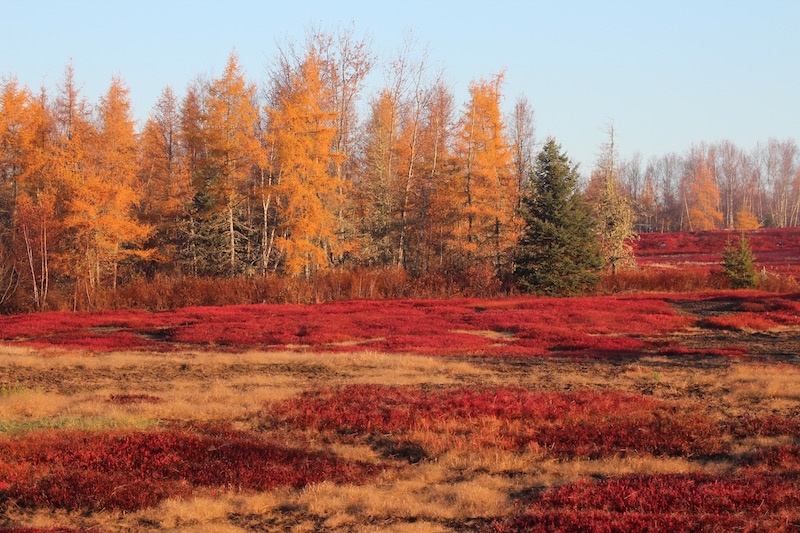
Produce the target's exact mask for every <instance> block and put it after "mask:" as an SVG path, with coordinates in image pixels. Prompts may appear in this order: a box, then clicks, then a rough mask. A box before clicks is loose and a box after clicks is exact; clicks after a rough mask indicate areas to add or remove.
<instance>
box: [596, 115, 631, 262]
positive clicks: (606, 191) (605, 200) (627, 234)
mask: <svg viewBox="0 0 800 533" xmlns="http://www.w3.org/2000/svg"><path fill="white" fill-rule="evenodd" d="M615 159H616V152H615V147H614V126H613V125H611V126H610V127H609V129H608V142H607V143H605V144H604V145H603V149H602V152H601V154H600V157H599V159H598V161H597V166H596V168H595V171H594V172H593V176H592V177H593V179H594V180H595V181H597V182H598V188H599V191H598V193H597V196H596V198H595V201H594V208H595V218H596V220H597V231H598V234H599V236H600V252H601V253H602V256H603V260H604V262H605V264H606V265H607V266H610V267H611V275H612V276H616V274H617V269H619V268H621V267H622V268H624V267H628V268H631V267H635V266H636V262H635V261H634V259H633V246H632V244H631V241H633V240H634V239H636V234H635V232H634V230H633V215H634V213H633V206H632V205H631V202H630V200H629V199H628V198H627V196H625V195H624V194H623V193H622V191H621V190H620V189H621V188H620V185H619V182H618V180H617V170H616V167H615Z"/></svg>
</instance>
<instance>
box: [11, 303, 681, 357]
mask: <svg viewBox="0 0 800 533" xmlns="http://www.w3.org/2000/svg"><path fill="white" fill-rule="evenodd" d="M690 323H691V320H690V319H688V318H686V317H683V316H679V315H678V314H677V313H675V312H674V311H673V310H672V309H671V308H670V306H669V303H668V301H667V300H666V299H665V298H659V297H650V296H648V297H641V296H637V297H634V296H630V297H594V298H571V299H557V298H517V299H507V300H477V299H473V300H453V301H423V300H400V301H380V302H375V301H352V302H335V303H330V304H323V305H309V306H303V305H250V306H231V307H203V308H186V309H181V310H177V311H170V312H164V313H146V312H141V311H114V312H108V313H75V314H70V313H61V312H55V313H41V314H36V315H19V316H12V317H0V340H5V341H7V342H19V343H24V344H32V345H36V346H59V347H66V348H81V349H87V350H97V351H103V350H121V349H138V350H171V349H181V348H183V349H185V348H187V347H188V348H205V347H217V348H218V349H219V348H223V349H246V348H250V347H260V348H266V349H315V350H328V351H352V350H363V349H367V348H369V349H375V350H384V351H390V352H410V353H417V354H425V355H486V356H500V357H541V356H547V355H551V354H552V355H577V356H580V357H617V356H624V355H631V354H635V353H636V352H638V351H640V350H642V349H646V348H648V347H649V346H650V344H649V341H647V340H646V339H645V337H650V336H653V335H658V334H660V333H665V332H669V331H674V330H676V329H680V328H682V327H684V326H687V325H689V324H690Z"/></svg>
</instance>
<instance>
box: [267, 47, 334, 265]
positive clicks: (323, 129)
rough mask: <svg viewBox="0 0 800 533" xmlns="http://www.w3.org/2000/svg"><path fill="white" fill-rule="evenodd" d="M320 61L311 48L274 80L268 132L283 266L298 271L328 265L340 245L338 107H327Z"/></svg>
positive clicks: (277, 244)
mask: <svg viewBox="0 0 800 533" xmlns="http://www.w3.org/2000/svg"><path fill="white" fill-rule="evenodd" d="M287 66H288V65H287ZM321 67H322V62H321V61H320V59H319V58H318V57H317V56H316V54H315V52H314V50H313V49H312V50H310V51H309V52H308V53H307V54H306V56H305V57H304V58H303V60H302V62H301V63H300V64H298V65H295V66H294V67H292V68H291V69H290V70H289V71H288V72H283V73H282V76H283V80H282V81H281V82H279V83H274V84H273V90H274V94H273V95H272V96H271V104H270V107H269V109H268V110H267V112H268V114H269V132H268V135H267V137H268V142H269V144H270V145H271V146H272V149H273V150H274V155H273V157H272V158H271V161H270V172H272V174H273V175H274V176H275V177H274V179H273V180H272V183H273V185H272V188H273V190H274V193H275V196H276V200H277V201H276V208H277V210H278V214H279V228H278V234H279V237H278V238H277V239H276V246H277V248H278V249H279V250H280V252H281V256H282V261H283V265H284V269H285V270H286V272H287V273H289V274H291V275H294V276H297V275H300V274H305V275H306V276H308V275H310V274H311V273H313V272H315V271H318V270H322V269H325V268H327V267H328V266H329V265H330V263H331V257H332V256H333V255H336V254H337V252H338V250H337V248H338V246H339V242H338V238H337V235H338V228H337V216H336V215H337V212H338V209H339V204H340V202H341V201H342V198H341V194H340V191H341V183H340V180H339V179H338V177H337V176H336V174H335V173H332V172H330V169H331V166H332V163H333V161H332V160H333V159H334V158H335V157H337V156H336V155H335V154H334V153H333V151H332V147H333V141H334V137H335V134H336V129H335V118H336V113H335V111H333V110H331V109H330V108H329V107H328V105H329V103H330V101H331V100H330V96H329V94H328V88H327V87H326V85H325V83H324V80H323V78H322V73H321V70H320V69H321Z"/></svg>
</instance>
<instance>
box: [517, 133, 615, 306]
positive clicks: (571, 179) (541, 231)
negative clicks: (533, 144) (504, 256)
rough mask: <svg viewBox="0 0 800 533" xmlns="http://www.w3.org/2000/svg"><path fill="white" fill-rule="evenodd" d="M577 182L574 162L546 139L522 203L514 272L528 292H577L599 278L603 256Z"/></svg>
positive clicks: (553, 141) (561, 294)
mask: <svg viewBox="0 0 800 533" xmlns="http://www.w3.org/2000/svg"><path fill="white" fill-rule="evenodd" d="M577 182H578V173H577V171H576V168H575V166H574V165H573V164H572V162H571V161H570V160H569V158H568V157H567V156H566V154H564V153H562V152H561V147H560V146H559V145H558V144H557V143H556V142H555V140H554V139H552V138H550V139H548V140H547V142H546V143H545V145H544V148H542V151H541V152H540V153H539V155H538V157H537V160H536V164H535V167H534V169H533V172H532V173H531V182H530V184H529V188H528V191H527V192H526V195H525V197H524V198H523V202H522V216H523V218H524V220H525V228H524V230H523V234H522V237H521V238H520V242H519V252H518V254H519V256H518V258H517V267H516V270H515V273H516V277H517V280H518V281H519V283H520V285H521V286H522V288H524V289H525V290H527V291H529V292H536V293H541V294H550V295H560V296H563V295H570V294H576V293H579V292H582V291H585V290H587V289H590V288H591V287H592V286H594V285H595V284H596V283H597V281H598V279H599V271H600V269H601V267H602V258H601V256H600V252H599V247H598V242H597V237H596V231H595V226H594V222H593V221H592V218H591V215H590V211H589V208H588V206H587V205H586V203H585V202H584V200H583V197H582V195H581V194H580V192H579V191H578V190H577Z"/></svg>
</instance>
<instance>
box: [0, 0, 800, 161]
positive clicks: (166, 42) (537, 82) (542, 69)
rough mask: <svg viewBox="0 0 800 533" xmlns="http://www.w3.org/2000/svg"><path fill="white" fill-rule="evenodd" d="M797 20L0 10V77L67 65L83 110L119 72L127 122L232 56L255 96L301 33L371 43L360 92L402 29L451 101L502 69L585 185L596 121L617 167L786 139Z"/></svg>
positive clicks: (3, 0)
mask: <svg viewBox="0 0 800 533" xmlns="http://www.w3.org/2000/svg"><path fill="white" fill-rule="evenodd" d="M798 21H800V1H795V0H783V1H778V0H760V1H755V0H753V1H738V0H727V1H722V0H721V1H711V0H705V1H704V0H694V1H683V0H671V1H658V2H656V1H652V0H637V1H630V2H614V1H597V0H593V1H569V0H566V1H558V2H554V1H547V2H541V1H538V0H517V1H509V0H495V1H489V0H484V1H473V0H454V1H449V0H448V1H437V0H425V1H420V0H404V1H392V2H385V1H382V0H367V1H347V0H340V1H303V0H293V1H287V0H281V1H266V0H262V1H243V0H226V1H224V2H222V1H215V2H211V1H204V0H191V1H188V0H187V1H183V0H160V1H153V0H137V1H121V0H103V1H88V0H86V1H78V0H71V1H70V0H56V1H53V0H37V1H35V2H30V1H27V0H0V76H3V77H5V78H8V77H9V76H15V77H16V78H17V79H18V81H19V82H20V83H22V84H25V85H27V86H29V87H30V88H32V89H38V88H39V87H42V86H43V87H45V88H47V89H48V91H49V92H50V93H51V94H55V91H56V85H57V84H58V83H59V82H60V81H61V79H62V78H63V73H64V68H65V66H66V65H67V64H68V63H69V62H70V61H72V64H73V67H74V70H75V77H76V80H77V82H78V83H79V85H80V86H81V87H82V94H83V95H84V96H85V97H86V98H87V99H88V100H89V101H90V102H92V103H96V102H98V101H99V98H100V96H101V95H102V94H104V93H105V92H106V91H107V89H108V86H109V84H110V82H111V79H112V77H113V76H121V77H122V79H123V80H124V82H125V83H126V84H127V86H128V87H129V88H130V91H131V99H132V102H133V106H134V113H135V116H136V118H137V120H138V121H139V125H140V126H141V125H143V123H144V121H145V120H146V118H147V116H148V114H149V113H150V110H151V108H152V106H153V105H154V104H155V102H156V100H157V99H158V97H159V95H160V94H161V92H162V90H163V89H164V87H166V86H167V85H170V86H172V87H173V89H174V90H175V91H176V93H177V94H178V95H182V94H183V93H184V91H185V89H186V86H187V84H189V83H190V82H191V81H192V80H193V79H195V78H196V77H197V76H198V75H207V76H215V75H219V74H220V73H221V72H222V69H223V67H224V66H225V62H226V60H227V58H228V56H229V55H230V53H231V51H232V50H233V49H234V48H235V49H236V51H237V53H238V55H239V59H240V63H241V65H242V67H243V69H244V70H245V72H246V75H247V77H248V79H249V80H250V81H252V82H255V83H257V84H259V85H263V84H264V83H265V81H266V79H267V71H268V67H269V65H270V63H271V62H272V61H273V60H274V58H275V55H276V53H277V51H278V46H279V44H280V43H286V42H288V41H301V40H302V39H303V36H304V34H305V32H306V30H307V29H308V28H309V27H312V26H314V27H319V28H322V29H323V30H330V31H335V30H336V29H337V28H339V27H349V26H351V25H352V26H353V28H354V30H355V35H356V36H357V37H360V36H363V35H366V34H370V35H371V36H372V43H373V51H374V52H375V53H376V54H377V55H378V58H379V65H378V66H377V67H376V68H375V69H374V70H373V73H372V74H371V76H370V78H369V80H368V87H367V88H366V91H365V95H364V96H365V97H369V95H370V94H373V93H375V92H377V91H378V90H379V88H380V87H381V85H382V83H383V80H384V72H383V69H382V67H381V66H380V62H381V61H382V62H385V60H386V59H388V58H391V57H392V56H394V55H396V53H397V51H398V49H399V48H400V47H401V45H402V43H403V38H404V35H405V34H407V33H408V32H409V31H411V32H412V34H413V35H414V38H415V39H416V42H417V43H418V47H419V49H422V48H424V47H425V46H427V49H428V60H429V62H430V64H431V65H433V67H434V68H441V69H443V71H444V76H445V78H446V79H447V80H448V81H449V83H450V84H451V86H452V89H453V91H454V94H455V97H456V102H457V103H458V104H459V106H462V105H463V103H464V102H465V101H466V99H467V95H468V93H467V90H468V86H469V83H470V81H471V80H477V79H480V78H488V77H490V76H492V75H493V74H494V73H497V72H501V71H504V72H505V85H504V91H503V92H504V102H503V109H504V110H505V111H506V112H510V111H511V109H512V108H513V105H514V102H515V100H516V99H517V97H518V96H519V95H521V94H524V95H525V96H526V97H527V99H528V101H529V103H530V104H531V105H532V106H533V108H534V109H535V114H536V118H535V123H536V137H537V140H539V141H543V140H544V139H545V138H546V137H548V136H552V137H554V138H555V139H556V141H557V142H558V143H560V144H561V146H562V147H563V148H564V149H565V150H566V152H567V154H568V155H569V156H570V158H572V159H573V161H575V162H577V163H579V164H580V169H581V172H582V173H583V174H588V172H589V170H590V169H591V167H592V166H593V164H594V162H595V160H596V159H597V155H598V153H599V152H600V146H601V145H602V143H604V142H605V141H606V134H605V131H606V130H607V127H608V125H609V124H610V123H612V122H613V125H614V130H615V141H616V146H617V148H618V150H619V155H620V156H621V157H622V158H624V159H625V158H630V157H632V156H633V154H634V153H635V152H639V153H640V154H641V156H642V158H643V160H644V161H646V160H647V159H648V158H649V157H651V156H660V155H663V154H666V153H669V152H678V153H681V152H684V151H686V150H687V149H688V148H689V147H690V146H691V145H692V144H693V143H699V142H716V141H720V140H724V139H727V140H730V141H732V142H734V143H735V144H737V145H738V146H740V147H741V148H744V149H747V150H749V149H751V148H753V147H755V145H756V143H758V142H766V141H767V140H768V139H769V138H771V137H772V138H778V139H786V138H793V139H795V140H796V141H798V142H800V31H798V26H797V25H798Z"/></svg>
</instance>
